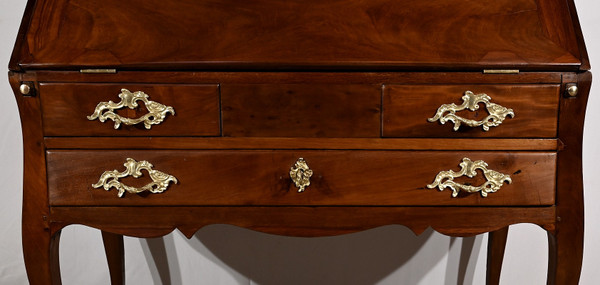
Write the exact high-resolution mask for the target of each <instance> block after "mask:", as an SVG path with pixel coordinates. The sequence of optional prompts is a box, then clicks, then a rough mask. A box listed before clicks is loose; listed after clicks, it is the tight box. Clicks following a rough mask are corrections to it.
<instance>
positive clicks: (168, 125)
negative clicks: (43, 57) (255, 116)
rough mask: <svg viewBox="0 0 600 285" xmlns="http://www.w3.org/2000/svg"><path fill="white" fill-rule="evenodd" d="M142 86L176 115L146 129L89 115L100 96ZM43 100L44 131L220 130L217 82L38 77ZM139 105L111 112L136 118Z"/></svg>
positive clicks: (206, 133)
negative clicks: (75, 80)
mask: <svg viewBox="0 0 600 285" xmlns="http://www.w3.org/2000/svg"><path fill="white" fill-rule="evenodd" d="M123 88H125V89H128V90H129V91H131V92H136V91H142V92H144V93H146V94H147V95H149V96H148V100H151V101H155V102H158V103H160V104H164V105H166V106H171V107H173V109H174V110H175V115H173V114H170V113H169V114H167V115H166V118H165V120H164V121H163V122H162V123H160V124H157V125H152V127H151V129H149V130H148V129H146V128H145V127H144V124H143V123H139V124H137V125H132V126H127V125H125V124H121V126H120V127H119V129H118V130H115V128H114V125H115V124H114V121H112V120H106V121H105V122H104V123H102V122H100V121H99V120H98V119H95V120H93V121H90V120H89V119H88V118H87V116H90V115H92V114H93V113H94V110H95V109H96V106H97V105H98V103H100V102H108V101H113V102H115V103H118V102H121V98H119V97H118V95H119V93H121V89H123ZM39 96H40V100H41V102H42V116H43V120H44V134H45V135H46V136H92V135H93V136H173V135H176V136H217V135H220V134H221V130H220V117H219V116H220V110H219V86H218V85H216V84H213V85H163V84H160V85H156V84H153V85H147V84H146V85H140V84H114V83H112V84H54V83H42V84H40V90H39ZM137 103H138V104H139V107H138V108H135V109H129V108H127V107H125V108H122V109H120V110H117V111H116V113H117V114H119V115H120V116H123V117H126V118H139V117H141V116H143V115H145V114H147V113H148V110H147V109H146V108H145V107H144V103H143V102H142V101H137Z"/></svg>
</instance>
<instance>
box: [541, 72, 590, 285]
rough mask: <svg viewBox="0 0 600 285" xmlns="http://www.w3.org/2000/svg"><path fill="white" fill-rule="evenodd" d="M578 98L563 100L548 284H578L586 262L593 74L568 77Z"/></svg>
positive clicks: (549, 237)
mask: <svg viewBox="0 0 600 285" xmlns="http://www.w3.org/2000/svg"><path fill="white" fill-rule="evenodd" d="M566 78H567V80H565V81H566V82H565V83H573V82H572V81H571V80H573V81H574V82H576V83H577V84H578V87H579V94H578V95H577V97H575V98H565V97H563V98H561V100H560V110H561V116H560V119H559V129H558V136H559V138H560V140H562V141H564V143H565V148H564V149H563V150H562V151H560V152H559V153H558V160H557V167H558V172H557V179H556V183H557V187H558V188H557V189H559V191H557V193H556V206H557V213H556V214H557V217H556V220H557V222H556V232H555V233H549V234H548V245H549V260H548V284H578V283H579V276H580V274H581V264H582V261H583V237H584V208H583V207H584V203H583V201H584V200H583V169H582V141H583V121H584V120H585V109H586V105H587V99H588V96H589V91H590V88H591V84H592V74H591V73H590V72H585V73H580V74H577V75H576V76H569V77H566Z"/></svg>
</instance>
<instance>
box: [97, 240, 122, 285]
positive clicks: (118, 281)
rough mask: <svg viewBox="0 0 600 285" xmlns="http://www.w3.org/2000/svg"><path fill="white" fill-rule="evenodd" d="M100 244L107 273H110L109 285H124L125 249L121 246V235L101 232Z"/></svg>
mask: <svg viewBox="0 0 600 285" xmlns="http://www.w3.org/2000/svg"><path fill="white" fill-rule="evenodd" d="M102 242H103V243H104V251H105V252H106V260H107V261H108V271H109V272H110V284H112V285H124V284H125V247H124V245H123V235H119V234H113V233H109V232H106V231H102Z"/></svg>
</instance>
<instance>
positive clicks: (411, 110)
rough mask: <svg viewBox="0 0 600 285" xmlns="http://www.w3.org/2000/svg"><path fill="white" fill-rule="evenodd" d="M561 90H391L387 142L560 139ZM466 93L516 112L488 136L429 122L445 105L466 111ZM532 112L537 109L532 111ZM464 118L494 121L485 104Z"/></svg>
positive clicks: (441, 87)
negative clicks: (483, 96) (395, 139)
mask: <svg viewBox="0 0 600 285" xmlns="http://www.w3.org/2000/svg"><path fill="white" fill-rule="evenodd" d="M559 90H560V88H559V85H386V86H385V93H384V96H383V108H384V112H383V136H384V137H528V138H536V137H540V138H544V137H546V138H548V137H556V131H557V126H556V124H557V116H558V98H559V94H558V93H559ZM466 91H471V92H473V93H475V94H480V93H485V94H488V95H489V96H490V97H491V98H492V99H491V102H492V103H496V104H499V105H501V106H503V107H506V108H511V109H513V110H514V113H515V115H514V118H511V117H507V118H506V119H505V120H504V121H503V122H502V124H501V125H499V126H497V127H491V128H490V130H489V131H484V130H483V128H482V127H469V126H466V125H464V124H463V125H462V126H460V128H459V129H458V131H454V129H453V127H454V124H453V123H452V122H447V123H446V124H444V125H442V124H440V122H439V121H435V122H429V121H428V120H427V119H428V118H431V117H433V116H434V115H435V114H436V111H437V110H438V108H439V107H440V106H441V105H443V104H451V103H454V104H456V105H458V106H460V105H461V104H462V102H463V100H462V99H461V97H462V96H463V95H464V93H465V92H466ZM531 106H535V108H532V107H531ZM456 114H457V115H458V116H461V117H463V118H467V119H472V120H483V119H484V118H485V117H486V116H488V115H489V114H488V112H487V111H486V109H485V105H484V104H479V110H477V111H475V112H473V111H470V110H464V111H460V112H457V113H456Z"/></svg>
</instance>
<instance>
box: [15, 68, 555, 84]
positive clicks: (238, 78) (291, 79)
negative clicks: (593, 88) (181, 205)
mask: <svg viewBox="0 0 600 285" xmlns="http://www.w3.org/2000/svg"><path fill="white" fill-rule="evenodd" d="M562 75H563V73H560V72H521V73H519V74H485V73H483V72H482V71H475V72H465V71H458V72H348V71H336V72H326V71H312V72H310V71H303V72H274V71H265V72H250V71H245V72H234V71H220V72H216V71H194V72H175V71H172V72H170V71H152V70H143V71H118V72H117V73H114V74H84V73H80V72H78V71H44V70H39V71H37V70H36V71H28V72H27V73H24V74H23V76H24V78H25V79H26V80H27V81H40V82H54V83H68V82H73V83H81V82H89V83H92V82H95V83H106V82H137V83H151V84H159V83H181V84H219V83H222V84H423V83H429V84H490V83H494V84H519V83H527V84H560V83H561V82H562V81H561V80H562Z"/></svg>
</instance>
